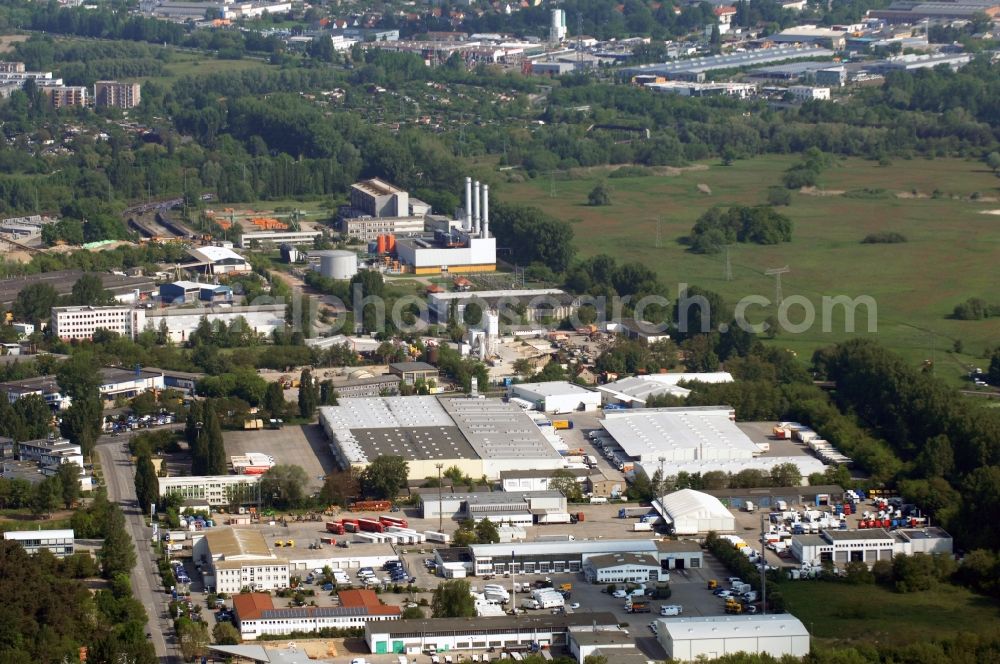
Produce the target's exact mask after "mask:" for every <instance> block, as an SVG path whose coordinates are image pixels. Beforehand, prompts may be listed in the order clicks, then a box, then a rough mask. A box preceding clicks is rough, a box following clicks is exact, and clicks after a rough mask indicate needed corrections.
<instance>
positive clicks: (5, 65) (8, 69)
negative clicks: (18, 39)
mask: <svg viewBox="0 0 1000 664" xmlns="http://www.w3.org/2000/svg"><path fill="white" fill-rule="evenodd" d="M0 72H2V73H4V74H23V73H24V63H23V62H11V61H3V62H0Z"/></svg>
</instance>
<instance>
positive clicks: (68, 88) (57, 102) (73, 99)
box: [41, 85, 87, 108]
mask: <svg viewBox="0 0 1000 664" xmlns="http://www.w3.org/2000/svg"><path fill="white" fill-rule="evenodd" d="M41 90H42V92H44V93H45V94H47V95H48V96H49V100H50V101H51V102H52V105H53V106H54V107H55V108H69V107H72V106H86V105H87V88H86V87H84V86H82V85H55V86H51V87H42V88H41Z"/></svg>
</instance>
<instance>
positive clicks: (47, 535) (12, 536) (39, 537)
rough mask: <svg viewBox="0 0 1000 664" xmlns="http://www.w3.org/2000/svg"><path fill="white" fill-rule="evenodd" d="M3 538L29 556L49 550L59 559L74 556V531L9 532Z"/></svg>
mask: <svg viewBox="0 0 1000 664" xmlns="http://www.w3.org/2000/svg"><path fill="white" fill-rule="evenodd" d="M3 538H4V539H5V540H7V541H9V542H17V543H18V544H20V545H21V546H22V547H23V548H24V550H25V551H27V552H28V553H29V554H35V553H38V552H39V551H40V550H42V549H48V550H49V551H50V552H51V553H52V554H53V555H54V556H56V557H57V558H65V557H66V556H71V555H73V538H74V534H73V531H72V530H8V531H7V532H5V533H4V534H3Z"/></svg>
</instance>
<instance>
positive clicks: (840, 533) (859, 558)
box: [791, 528, 953, 567]
mask: <svg viewBox="0 0 1000 664" xmlns="http://www.w3.org/2000/svg"><path fill="white" fill-rule="evenodd" d="M791 551H792V556H793V557H794V558H795V559H796V560H798V561H799V562H800V563H805V564H810V565H822V564H823V563H833V564H835V565H844V564H846V563H849V562H864V563H867V564H868V566H869V567H870V566H871V565H873V564H874V563H875V562H876V561H879V560H892V558H893V556H898V555H913V554H915V553H925V554H930V555H933V554H942V555H946V556H950V555H952V551H953V549H952V538H951V535H949V534H948V533H947V532H945V531H944V530H942V529H941V528H900V529H897V530H893V531H888V530H885V529H884V528H870V529H866V530H821V531H820V532H819V534H818V535H794V536H792V546H791Z"/></svg>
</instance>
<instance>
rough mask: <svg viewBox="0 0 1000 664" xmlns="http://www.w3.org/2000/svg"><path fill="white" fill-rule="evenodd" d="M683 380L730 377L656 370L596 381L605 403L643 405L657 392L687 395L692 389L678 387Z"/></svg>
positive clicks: (722, 380) (721, 373)
mask: <svg viewBox="0 0 1000 664" xmlns="http://www.w3.org/2000/svg"><path fill="white" fill-rule="evenodd" d="M682 382H699V383H731V382H733V377H732V375H731V374H729V373H728V372H725V371H714V372H707V373H659V374H646V375H642V376H630V377H628V378H622V379H621V380H616V381H614V382H611V383H605V384H604V385H598V386H597V391H598V392H599V393H600V394H601V395H602V397H603V398H602V401H603V403H604V404H613V405H620V406H625V407H628V408H644V407H645V406H646V401H648V400H649V399H650V398H652V397H658V396H664V395H669V396H676V397H686V396H687V395H689V394H690V393H691V390H689V389H687V388H685V387H681V386H680V385H679V383H682Z"/></svg>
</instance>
